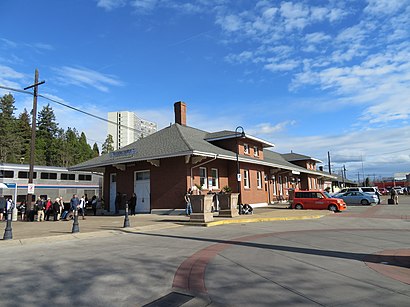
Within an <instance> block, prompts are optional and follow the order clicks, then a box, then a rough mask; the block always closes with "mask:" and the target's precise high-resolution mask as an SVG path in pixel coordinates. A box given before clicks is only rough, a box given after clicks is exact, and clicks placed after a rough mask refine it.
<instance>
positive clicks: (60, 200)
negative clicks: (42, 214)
mask: <svg viewBox="0 0 410 307" xmlns="http://www.w3.org/2000/svg"><path fill="white" fill-rule="evenodd" d="M58 204H59V213H58V216H57V219H58V220H59V219H60V217H61V214H63V212H64V201H63V197H62V196H60V197H59V198H58Z"/></svg>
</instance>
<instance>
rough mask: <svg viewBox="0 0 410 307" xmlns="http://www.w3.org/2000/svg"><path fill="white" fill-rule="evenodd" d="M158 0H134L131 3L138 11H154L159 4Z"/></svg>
mask: <svg viewBox="0 0 410 307" xmlns="http://www.w3.org/2000/svg"><path fill="white" fill-rule="evenodd" d="M157 3H158V0H132V1H131V5H132V6H133V7H134V8H136V9H137V10H138V11H142V12H145V11H152V10H153V9H154V8H155V7H156V6H157Z"/></svg>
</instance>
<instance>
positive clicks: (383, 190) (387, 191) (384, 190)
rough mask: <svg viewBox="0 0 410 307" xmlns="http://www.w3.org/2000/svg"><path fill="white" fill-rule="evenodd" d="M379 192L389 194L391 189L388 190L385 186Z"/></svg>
mask: <svg viewBox="0 0 410 307" xmlns="http://www.w3.org/2000/svg"><path fill="white" fill-rule="evenodd" d="M379 192H380V194H382V195H387V194H389V190H387V189H385V188H381V189H379Z"/></svg>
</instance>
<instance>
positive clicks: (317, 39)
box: [305, 32, 332, 44]
mask: <svg viewBox="0 0 410 307" xmlns="http://www.w3.org/2000/svg"><path fill="white" fill-rule="evenodd" d="M331 38H332V37H331V36H330V35H328V34H325V33H323V32H313V33H308V34H306V36H305V40H306V42H308V43H309V44H319V43H323V42H324V41H328V40H330V39H331Z"/></svg>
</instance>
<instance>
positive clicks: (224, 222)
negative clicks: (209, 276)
mask: <svg viewBox="0 0 410 307" xmlns="http://www.w3.org/2000/svg"><path fill="white" fill-rule="evenodd" d="M325 216H326V215H325V214H323V215H309V216H307V215H306V216H292V217H259V218H258V217H256V218H247V219H232V220H221V221H214V222H208V223H195V222H189V223H184V224H182V223H179V224H180V225H184V226H202V227H213V226H219V225H228V224H242V223H260V222H272V221H296V220H310V219H320V218H322V217H325Z"/></svg>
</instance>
